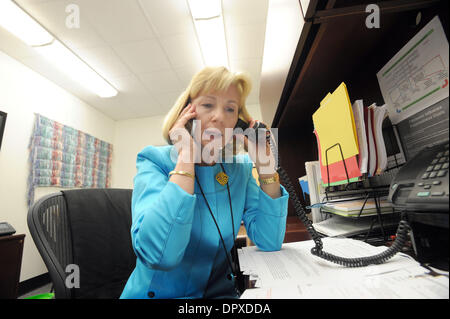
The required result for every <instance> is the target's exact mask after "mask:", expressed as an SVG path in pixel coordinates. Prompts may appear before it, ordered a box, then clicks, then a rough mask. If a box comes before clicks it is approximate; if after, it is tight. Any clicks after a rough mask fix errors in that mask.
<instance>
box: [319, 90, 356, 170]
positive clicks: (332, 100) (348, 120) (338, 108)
mask: <svg viewBox="0 0 450 319" xmlns="http://www.w3.org/2000/svg"><path fill="white" fill-rule="evenodd" d="M313 122H314V128H315V130H316V132H317V134H318V136H319V139H320V144H321V147H320V152H321V155H322V156H321V158H322V164H323V165H326V164H327V162H326V158H327V157H326V155H327V156H328V165H330V164H333V163H336V162H339V161H342V155H341V152H340V150H339V147H338V146H335V147H333V148H331V149H330V150H329V151H328V152H327V154H325V152H326V150H327V149H329V148H330V147H332V146H333V145H335V144H337V143H339V144H340V146H341V149H342V153H343V156H344V159H347V158H349V157H352V156H355V155H357V154H359V149H358V137H357V133H356V126H355V120H354V118H353V111H352V105H351V103H350V98H349V96H348V92H347V87H346V86H345V83H341V85H339V87H338V88H337V89H336V90H335V91H334V92H333V93H332V94H330V93H328V95H327V96H326V97H325V98H324V99H323V100H322V102H321V103H320V107H319V109H318V110H317V111H316V112H315V113H314V114H313Z"/></svg>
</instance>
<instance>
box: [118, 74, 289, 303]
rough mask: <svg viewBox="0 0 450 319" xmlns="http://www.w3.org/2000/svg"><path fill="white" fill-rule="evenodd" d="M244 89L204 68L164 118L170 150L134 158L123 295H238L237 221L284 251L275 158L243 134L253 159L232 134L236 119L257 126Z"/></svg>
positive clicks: (265, 244)
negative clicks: (132, 256)
mask: <svg viewBox="0 0 450 319" xmlns="http://www.w3.org/2000/svg"><path fill="white" fill-rule="evenodd" d="M250 89H251V82H250V79H249V77H248V76H247V75H245V74H243V73H233V72H230V71H229V70H228V69H226V68H224V67H206V68H204V69H203V70H201V71H200V72H198V73H197V74H196V75H194V77H193V78H192V80H191V82H190V84H189V86H188V87H187V88H186V90H185V91H184V92H183V93H182V94H181V95H180V97H179V98H178V100H177V101H176V103H175V105H174V106H173V107H172V109H171V110H170V111H169V113H168V114H167V116H166V118H165V121H164V124H163V136H164V138H165V139H166V140H167V142H168V143H169V145H167V146H159V147H155V146H147V147H146V148H144V149H143V150H142V151H141V152H140V153H139V154H138V156H137V164H136V167H137V174H136V176H135V178H134V189H133V197H132V227H131V237H132V244H133V249H134V251H135V253H136V256H137V260H136V267H135V269H134V271H133V272H132V274H131V276H130V278H129V279H128V281H127V284H126V286H125V288H124V290H123V292H122V295H121V298H235V297H238V294H239V292H238V291H237V289H236V287H235V284H236V276H237V275H238V269H237V268H238V267H237V266H236V263H233V257H232V256H231V254H232V252H231V249H232V247H233V245H234V241H235V239H236V234H237V232H238V231H239V227H240V225H241V221H243V222H244V225H245V228H246V230H247V234H248V236H249V237H250V239H251V240H252V241H253V242H254V243H255V244H256V246H257V247H258V248H259V249H261V250H263V251H275V250H279V249H280V248H281V244H282V242H283V239H284V233H285V227H286V216H287V205H288V194H287V192H286V190H285V189H284V187H283V186H281V185H280V183H279V178H278V174H277V173H276V170H275V168H273V167H270V165H269V166H268V165H266V163H267V162H269V163H273V161H267V158H266V159H265V160H263V159H262V156H260V155H261V154H264V155H266V156H267V157H268V158H270V159H273V158H274V156H273V154H272V151H271V149H270V147H269V144H268V143H267V144H266V143H263V144H264V145H261V143H258V142H257V140H254V139H249V138H247V136H245V135H241V137H242V138H243V141H244V143H245V146H246V149H249V154H236V147H235V145H233V143H234V142H235V141H236V137H235V135H233V134H230V130H231V131H232V130H233V129H234V128H235V127H236V124H237V123H238V120H241V121H243V122H245V123H248V124H249V125H250V127H253V125H254V124H255V123H256V121H255V120H253V119H252V118H251V116H250V115H249V113H248V112H247V109H246V106H245V100H246V98H247V96H248V94H249V93H250ZM230 145H231V148H230ZM260 145H261V146H260ZM258 148H259V149H258ZM227 149H231V150H232V152H231V156H230V154H229V156H228V157H226V161H225V162H224V161H223V159H224V158H223V157H222V155H223V154H224V153H226V152H225V150H227ZM250 149H252V150H255V151H253V152H250ZM261 150H262V151H261ZM211 153H212V154H211ZM249 155H250V156H249ZM252 162H254V163H255V167H256V169H257V170H258V173H259V181H260V186H258V184H257V183H256V181H255V179H254V178H253V176H252V167H253V163H252ZM234 252H235V250H234ZM234 258H235V259H237V256H234Z"/></svg>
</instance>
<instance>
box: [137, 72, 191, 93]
mask: <svg viewBox="0 0 450 319" xmlns="http://www.w3.org/2000/svg"><path fill="white" fill-rule="evenodd" d="M139 78H140V79H141V81H142V83H143V84H144V86H145V87H146V88H147V89H148V90H149V91H150V92H151V93H167V92H173V91H179V92H181V90H182V89H183V86H182V84H181V82H180V80H179V79H178V77H177V75H176V74H175V73H174V72H173V71H172V70H171V69H168V70H164V71H158V72H154V73H146V74H140V75H139Z"/></svg>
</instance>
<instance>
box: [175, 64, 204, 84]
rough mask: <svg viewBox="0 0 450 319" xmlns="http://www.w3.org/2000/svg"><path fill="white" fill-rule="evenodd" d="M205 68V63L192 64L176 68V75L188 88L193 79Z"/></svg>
mask: <svg viewBox="0 0 450 319" xmlns="http://www.w3.org/2000/svg"><path fill="white" fill-rule="evenodd" d="M202 68H203V63H202V64H200V63H197V64H190V65H186V66H183V67H176V68H174V71H175V73H176V74H177V76H178V78H179V79H180V81H181V84H182V85H183V87H184V88H185V87H187V86H188V85H189V83H190V82H191V79H192V77H193V76H194V75H195V74H196V73H197V72H198V71H200V70H201V69H202Z"/></svg>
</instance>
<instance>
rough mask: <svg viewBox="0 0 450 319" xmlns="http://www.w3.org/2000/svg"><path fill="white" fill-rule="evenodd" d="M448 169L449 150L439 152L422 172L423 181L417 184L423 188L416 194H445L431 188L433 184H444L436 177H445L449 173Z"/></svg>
mask: <svg viewBox="0 0 450 319" xmlns="http://www.w3.org/2000/svg"><path fill="white" fill-rule="evenodd" d="M448 169H449V150H446V151H441V152H438V153H437V154H436V156H435V157H434V158H433V160H432V161H431V163H430V164H429V165H428V166H427V168H426V170H425V172H424V173H423V174H422V180H423V182H420V183H418V184H417V186H419V188H420V189H422V190H421V191H419V192H417V193H416V196H417V197H429V196H432V197H440V196H444V195H445V192H443V191H440V190H436V191H431V188H432V186H439V185H441V184H442V182H441V181H440V180H439V179H436V178H442V177H445V176H446V175H447V173H448ZM432 179H434V180H432ZM438 188H439V187H438Z"/></svg>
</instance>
